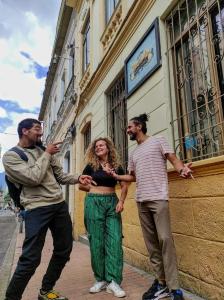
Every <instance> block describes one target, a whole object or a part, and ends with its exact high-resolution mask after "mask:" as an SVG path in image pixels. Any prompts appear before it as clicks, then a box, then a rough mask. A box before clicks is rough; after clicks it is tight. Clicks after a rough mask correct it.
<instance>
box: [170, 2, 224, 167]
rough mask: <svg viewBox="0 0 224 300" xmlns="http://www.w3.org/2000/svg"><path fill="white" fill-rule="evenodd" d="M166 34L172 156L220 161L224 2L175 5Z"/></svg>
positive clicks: (184, 158)
mask: <svg viewBox="0 0 224 300" xmlns="http://www.w3.org/2000/svg"><path fill="white" fill-rule="evenodd" d="M166 28H167V39H168V53H167V55H168V57H169V62H170V66H169V67H170V68H169V69H170V72H171V73H170V75H171V76H170V78H171V81H172V79H173V81H174V86H175V96H176V106H175V107H173V111H174V118H173V120H172V126H173V129H174V140H175V141H174V142H175V148H176V152H177V154H179V155H180V158H181V159H183V160H185V161H187V160H193V161H194V160H201V159H205V158H209V157H214V156H217V155H222V154H223V152H224V151H223V150H224V147H223V139H224V133H223V108H224V76H223V74H224V61H223V57H224V1H223V0H184V1H179V3H178V4H177V5H176V7H175V8H174V9H173V10H172V11H171V13H170V15H169V16H168V17H167V19H166Z"/></svg>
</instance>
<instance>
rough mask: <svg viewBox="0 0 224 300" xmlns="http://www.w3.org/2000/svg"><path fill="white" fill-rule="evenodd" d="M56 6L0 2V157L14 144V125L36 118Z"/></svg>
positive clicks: (42, 0) (55, 0)
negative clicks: (23, 120) (28, 118)
mask: <svg viewBox="0 0 224 300" xmlns="http://www.w3.org/2000/svg"><path fill="white" fill-rule="evenodd" d="M60 4H61V0H47V1H46V0H38V1H37V0H28V1H27V0H0V148H1V156H2V155H3V153H4V152H5V151H7V150H8V149H9V148H11V147H12V146H14V145H15V144H16V143H17V141H18V138H17V134H16V128H17V124H18V122H19V121H21V120H22V119H24V118H27V117H34V118H37V117H38V113H39V109H40V104H41V100H42V94H43V90H44V85H45V79H46V75H47V71H48V67H49V62H50V58H51V52H52V47H53V42H54V38H55V30H56V22H57V17H58V13H59V8H60ZM9 133H10V134H9ZM1 171H3V167H2V164H1V161H0V172H1Z"/></svg>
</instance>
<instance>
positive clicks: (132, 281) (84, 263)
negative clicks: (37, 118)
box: [12, 233, 199, 300]
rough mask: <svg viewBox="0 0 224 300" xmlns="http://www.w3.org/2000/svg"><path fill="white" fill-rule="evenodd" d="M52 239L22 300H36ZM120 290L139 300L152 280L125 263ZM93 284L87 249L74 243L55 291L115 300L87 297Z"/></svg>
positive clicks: (80, 299) (82, 299)
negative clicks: (121, 288) (122, 289)
mask: <svg viewBox="0 0 224 300" xmlns="http://www.w3.org/2000/svg"><path fill="white" fill-rule="evenodd" d="M23 239H24V235H23V234H19V233H18V236H17V244H16V250H15V257H14V263H13V268H12V270H14V269H15V267H16V264H17V261H18V258H19V256H20V253H21V248H22V242H23ZM52 248H53V246H52V239H51V235H50V234H48V235H47V238H46V242H45V246H44V249H43V252H42V260H41V264H40V266H39V267H38V269H37V271H36V273H35V274H34V276H33V277H32V278H31V280H30V282H29V284H28V286H27V288H26V290H25V293H24V295H23V299H22V300H30V299H37V294H38V291H39V288H40V284H41V280H42V277H43V274H44V272H45V270H46V268H47V265H48V262H49V260H50V257H51V254H52ZM123 278H124V279H123V282H122V287H123V288H124V290H125V291H126V293H127V297H126V298H124V299H127V300H141V299H142V297H141V296H142V294H143V293H144V292H145V291H146V290H147V289H148V288H149V285H151V283H152V281H153V278H152V277H151V276H150V275H147V274H146V273H144V272H140V271H138V270H137V269H135V268H133V267H131V266H129V265H127V264H125V266H124V272H123ZM93 283H94V277H93V273H92V270H91V266H90V253H89V247H88V246H87V245H85V244H82V243H80V242H75V243H74V248H73V251H72V254H71V259H70V261H69V262H68V263H67V265H66V267H65V268H64V270H63V273H62V275H61V278H60V279H59V280H58V282H57V284H56V286H55V289H56V290H58V291H60V292H61V293H62V294H63V295H66V296H67V297H68V298H69V300H96V299H97V300H103V299H104V300H112V299H113V300H115V299H118V298H116V297H114V296H112V295H111V294H108V293H106V292H105V291H103V292H100V293H97V294H89V288H90V287H91V285H92V284H93ZM185 299H186V300H190V299H195V300H196V299H199V298H198V297H196V296H192V297H191V296H188V297H186V298H185Z"/></svg>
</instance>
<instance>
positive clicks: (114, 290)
mask: <svg viewBox="0 0 224 300" xmlns="http://www.w3.org/2000/svg"><path fill="white" fill-rule="evenodd" d="M107 293H110V294H114V296H115V297H118V298H123V297H125V296H126V293H125V291H124V290H122V288H121V287H120V286H119V284H117V283H116V282H114V281H113V280H112V281H111V283H110V284H108V286H107Z"/></svg>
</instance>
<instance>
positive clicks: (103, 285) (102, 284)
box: [89, 281, 107, 294]
mask: <svg viewBox="0 0 224 300" xmlns="http://www.w3.org/2000/svg"><path fill="white" fill-rule="evenodd" d="M106 285H107V282H106V281H97V282H96V283H94V285H93V286H92V287H91V288H90V289H89V292H90V293H91V294H94V293H99V292H100V291H102V290H103V289H105V288H106Z"/></svg>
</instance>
